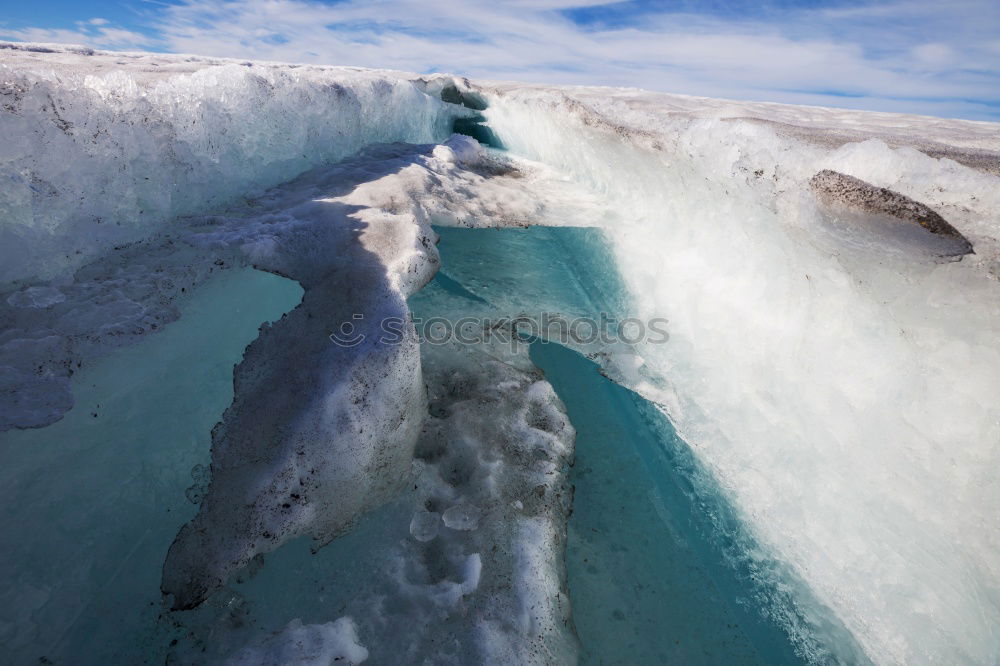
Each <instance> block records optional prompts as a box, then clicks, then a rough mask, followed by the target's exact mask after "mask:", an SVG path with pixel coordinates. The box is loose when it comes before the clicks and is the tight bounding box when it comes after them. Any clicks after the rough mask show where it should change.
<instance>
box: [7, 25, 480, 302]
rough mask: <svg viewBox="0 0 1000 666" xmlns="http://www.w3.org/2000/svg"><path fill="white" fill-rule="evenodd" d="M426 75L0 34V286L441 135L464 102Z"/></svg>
mask: <svg viewBox="0 0 1000 666" xmlns="http://www.w3.org/2000/svg"><path fill="white" fill-rule="evenodd" d="M39 51H41V52H39ZM427 85H428V84H427V82H426V81H425V80H423V79H419V78H417V77H415V76H413V75H406V74H403V73H399V72H388V71H377V70H359V69H353V68H338V67H315V66H305V65H303V66H297V65H277V64H269V63H260V62H254V63H251V62H239V61H225V60H213V59H207V58H197V57H186V56H165V55H164V56H161V55H154V54H140V53H133V54H129V53H109V52H93V51H90V50H80V49H72V48H68V47H61V46H56V45H47V46H43V45H22V44H13V43H0V136H2V137H3V141H2V142H0V181H2V182H3V187H2V188H0V218H2V220H3V221H2V224H0V285H3V284H5V283H10V282H12V281H26V280H31V279H33V278H43V279H47V278H52V277H54V276H56V275H58V274H59V273H60V272H61V271H63V270H65V269H67V268H73V267H77V266H79V265H81V264H82V263H83V262H84V261H85V260H87V259H91V258H93V257H94V256H96V255H97V254H98V253H99V252H100V251H102V250H106V249H108V248H110V247H112V246H114V245H120V244H122V243H126V242H130V241H135V240H137V239H140V238H143V237H146V236H148V235H150V234H152V233H155V232H157V231H163V230H164V228H165V227H166V226H167V224H168V223H169V221H170V220H171V219H172V218H173V217H175V216H177V215H186V214H191V213H197V212H202V211H205V210H207V209H212V208H217V207H219V206H221V205H224V204H231V203H232V202H234V201H236V200H237V199H239V198H240V197H246V196H250V195H252V194H253V193H255V192H257V191H260V190H262V189H263V188H266V187H270V186H273V185H277V184H278V183H281V182H284V181H287V180H290V179H291V178H293V177H294V176H296V175H298V174H300V173H302V172H303V171H306V170H307V169H310V168H312V167H315V166H318V165H321V164H325V163H330V162H333V161H336V160H339V159H343V158H344V157H347V156H348V155H351V154H352V153H354V152H356V151H357V150H359V149H360V148H362V147H364V146H367V145H370V144H373V143H384V142H390V141H407V142H412V143H425V142H430V141H435V140H443V139H444V138H447V136H448V135H449V134H450V133H451V126H452V123H453V121H454V118H455V117H457V116H464V115H469V114H470V113H471V112H470V111H469V110H468V109H464V108H462V107H459V106H457V105H454V104H446V103H444V102H442V101H441V100H440V99H439V98H438V97H436V96H435V95H432V94H427V93H425V92H423V89H424V88H425V87H426V86H427ZM433 87H434V86H432V88H433ZM437 87H440V85H438V86H437ZM434 92H438V91H436V90H435V91H434ZM438 94H439V92H438Z"/></svg>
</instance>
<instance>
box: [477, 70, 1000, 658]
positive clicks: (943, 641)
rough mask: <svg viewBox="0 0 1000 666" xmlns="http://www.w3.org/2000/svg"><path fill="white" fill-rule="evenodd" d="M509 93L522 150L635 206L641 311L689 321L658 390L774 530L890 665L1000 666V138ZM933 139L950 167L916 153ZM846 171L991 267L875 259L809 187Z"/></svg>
mask: <svg viewBox="0 0 1000 666" xmlns="http://www.w3.org/2000/svg"><path fill="white" fill-rule="evenodd" d="M493 90H494V93H493V94H492V95H490V96H489V101H490V106H489V108H488V109H487V111H486V112H485V114H486V116H487V118H488V120H489V123H490V125H491V126H492V127H493V129H494V131H496V132H497V133H498V135H499V136H500V138H501V140H502V141H504V143H505V144H506V145H507V146H508V147H509V148H510V150H511V151H512V152H514V153H518V154H524V155H526V156H528V157H530V158H531V159H534V160H538V161H541V162H544V163H546V164H548V165H549V166H552V167H555V168H557V169H559V170H562V171H563V172H564V173H569V174H573V175H574V177H575V179H576V180H577V181H578V182H579V183H584V184H586V185H587V186H588V187H589V188H591V189H592V191H594V192H597V193H599V194H600V195H601V196H602V197H604V198H605V200H606V201H607V202H609V203H610V204H611V206H612V207H613V208H614V209H615V210H617V211H618V213H619V217H618V219H616V220H615V221H614V222H613V223H611V224H607V225H605V226H604V228H605V230H606V231H607V233H608V235H609V236H610V238H611V242H612V245H613V248H614V251H615V254H616V256H617V263H618V266H619V269H620V270H621V272H622V275H623V277H624V279H625V280H626V283H627V285H628V287H629V291H630V293H631V294H632V295H633V296H634V298H635V300H636V307H637V309H638V312H637V314H639V315H640V316H644V317H650V316H662V317H665V318H667V319H669V321H670V336H671V339H670V343H669V344H667V345H661V346H658V347H652V346H650V347H648V348H645V349H641V350H639V352H640V356H641V357H642V359H643V360H644V365H643V368H644V376H645V377H646V378H650V379H649V380H648V381H647V382H646V384H645V385H638V384H636V388H638V389H639V390H641V391H642V392H643V393H644V394H645V395H647V396H649V397H651V398H652V399H654V400H656V401H657V402H659V403H660V404H662V405H664V406H665V407H666V408H667V410H668V411H669V413H670V416H671V419H672V420H673V421H674V422H675V423H676V424H677V426H678V430H679V431H680V433H681V435H682V436H683V437H684V438H685V440H686V441H688V442H690V444H691V446H692V447H693V448H694V450H695V451H696V452H697V454H698V456H699V458H700V459H701V460H703V461H704V462H705V464H706V465H707V466H708V467H709V468H710V469H711V470H712V472H713V473H714V474H715V475H716V476H717V478H718V479H719V481H720V483H721V484H722V485H723V487H724V488H725V489H726V491H727V493H729V494H730V496H731V497H732V499H733V502H734V504H735V505H736V506H737V507H738V508H739V509H740V511H741V512H742V515H743V516H744V518H745V520H746V521H747V523H748V524H749V525H750V526H751V527H752V529H753V531H754V533H755V534H756V536H757V537H758V538H759V539H760V540H761V541H762V542H763V543H764V544H765V545H766V547H767V548H769V549H771V550H772V551H773V552H774V553H776V554H777V556H778V557H780V558H781V559H783V560H784V561H786V562H787V563H788V564H789V565H790V566H791V567H792V568H793V570H794V571H795V572H796V573H797V574H798V575H799V576H801V577H802V579H803V580H805V581H806V582H807V584H808V585H809V586H810V588H811V589H812V590H813V591H814V593H816V595H817V597H818V598H819V600H820V601H821V602H823V603H824V604H827V605H829V606H830V607H831V608H832V609H833V610H834V611H835V613H836V614H837V616H838V617H839V618H840V619H841V620H842V621H843V622H844V623H845V625H846V626H847V627H848V629H849V630H850V631H851V632H852V633H853V634H854V635H855V636H856V637H857V639H858V641H859V642H860V644H861V645H862V646H863V648H864V649H865V651H866V653H867V655H868V657H869V658H871V659H872V660H873V661H876V662H878V663H931V662H940V661H948V662H950V663H989V662H990V661H992V660H994V659H995V657H996V655H997V654H1000V643H998V639H997V635H996V633H995V630H994V628H995V627H996V626H997V623H998V622H1000V578H998V577H997V571H1000V560H998V555H997V553H1000V550H998V548H997V546H998V545H1000V544H998V541H997V539H998V535H1000V529H998V526H1000V525H998V523H997V516H998V515H1000V514H998V512H997V508H998V506H1000V494H998V492H997V488H996V485H995V484H993V483H992V482H991V481H990V474H991V472H990V471H989V470H991V469H992V468H994V467H995V466H996V464H997V462H1000V461H998V460H997V448H996V446H995V443H996V442H997V441H998V437H1000V430H998V423H1000V420H998V415H1000V414H998V411H997V410H998V407H997V405H996V401H995V400H993V398H992V396H994V395H996V394H997V392H998V390H1000V349H998V346H997V340H998V339H1000V338H998V336H997V333H998V332H1000V309H998V303H1000V301H997V299H996V296H995V295H996V289H997V277H998V268H1000V264H998V263H997V258H998V253H997V249H998V248H997V245H996V242H995V236H994V234H995V232H994V231H992V230H993V229H995V228H996V220H997V217H996V216H997V211H998V210H1000V187H998V185H1000V182H998V181H1000V179H998V175H997V173H996V171H995V169H994V168H991V167H990V166H989V165H990V164H992V162H991V161H990V159H991V155H992V156H994V157H995V156H996V155H997V153H998V148H1000V145H998V143H1000V142H998V139H997V136H998V134H997V132H996V125H995V124H990V123H973V122H966V121H945V120H937V119H923V118H917V117H909V116H901V115H893V114H859V113H854V112H839V111H834V110H823V109H809V108H806V109H796V108H793V107H778V106H775V105H746V104H744V105H740V104H737V103H732V104H729V103H726V102H723V101H713V100H700V99H696V98H683V97H676V96H663V95H654V94H648V95H647V94H645V93H639V92H634V91H603V90H600V91H599V90H586V89H564V90H559V91H552V90H546V89H542V88H540V87H516V86H506V87H504V86H496V87H495V88H493ZM746 116H750V117H751V118H750V120H744V119H743V118H745V117H746ZM756 119H763V120H764V121H774V122H761V121H757V120H756ZM775 123H780V125H778V126H776V125H775ZM786 126H791V127H793V128H794V130H786V129H785V127H786ZM845 133H847V134H848V136H847V137H845V136H844V134H845ZM931 144H936V145H937V146H938V147H940V146H941V145H942V144H947V145H950V146H951V147H950V149H949V150H950V152H949V157H939V158H934V157H930V156H928V155H927V154H923V153H921V152H919V151H918V150H917V149H915V148H913V147H911V146H916V147H918V148H922V149H923V148H927V146H929V145H930V148H927V149H928V150H930V149H931V148H933V147H934V146H933V145H931ZM894 146H896V147H894ZM952 158H955V159H952ZM956 160H962V161H963V162H966V163H968V164H971V165H972V166H966V165H965V164H962V163H959V162H958V161H956ZM984 165H985V166H984ZM973 167H975V168H973ZM823 169H831V170H834V171H838V172H840V173H844V174H847V175H850V176H854V177H856V178H860V179H862V180H865V181H867V182H869V183H872V184H873V185H876V186H880V187H887V188H890V189H892V190H894V191H895V192H898V193H900V194H903V195H905V196H907V197H910V198H912V199H914V200H916V201H920V202H922V203H923V204H925V205H927V206H930V207H931V208H933V209H936V210H937V211H939V212H940V213H941V214H942V215H943V216H945V217H946V218H947V219H948V220H949V222H950V223H951V224H952V225H953V226H955V227H956V228H957V229H958V231H959V232H960V233H962V234H963V235H964V236H965V237H966V238H967V239H968V240H969V241H970V242H971V243H972V244H973V245H974V246H975V250H976V254H975V255H969V256H967V257H965V258H963V259H962V261H960V262H945V263H940V262H937V261H934V260H927V259H926V258H925V257H922V256H914V255H912V254H905V253H904V254H900V253H894V252H890V251H887V248H886V247H885V246H884V245H881V246H879V245H874V246H871V245H872V244H871V243H869V244H868V245H870V246H871V247H867V248H864V249H863V251H859V250H858V248H857V246H856V245H854V244H850V243H846V242H844V241H843V240H842V238H841V237H839V236H838V235H837V234H835V233H832V232H831V231H830V229H829V227H828V225H826V224H824V222H823V218H822V214H821V211H820V210H819V208H818V204H817V202H816V201H815V199H813V197H812V195H811V194H810V193H809V189H808V185H807V183H808V180H809V178H811V177H812V176H813V175H814V174H815V173H817V172H818V171H821V170H823Z"/></svg>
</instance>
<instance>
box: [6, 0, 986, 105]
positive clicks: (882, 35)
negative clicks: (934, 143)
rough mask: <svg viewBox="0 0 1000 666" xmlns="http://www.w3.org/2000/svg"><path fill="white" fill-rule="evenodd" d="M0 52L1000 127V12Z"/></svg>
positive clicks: (603, 18)
mask: <svg viewBox="0 0 1000 666" xmlns="http://www.w3.org/2000/svg"><path fill="white" fill-rule="evenodd" d="M3 3H4V5H5V6H3V7H2V8H0V39H13V40H20V41H49V42H64V43H77V44H80V43H82V44H87V45H89V46H95V47H99V48H107V49H128V50H135V49H142V50H154V51H166V52H175V53H197V54H202V55H212V56H228V57H235V58H257V59H265V60H282V61H291V62H313V63H318V64H336V65H361V66H368V67H387V68H393V69H402V70H407V71H416V72H432V71H448V72H453V73H456V74H464V75H467V76H470V77H475V78H490V79H508V80H511V79H513V80H523V81H533V82H547V83H565V84H579V85H612V86H632V87H641V88H647V89H651V90H660V91H665V92H675V93H684V94H691V95H706V96H711V97H726V98H731V99H747V100H758V101H775V102H788V103H795V104H819V105H826V106H841V107H849V108H860V109H873V110H880V111H899V112H905V113H924V114H929V115H939V116H949V117H961V118H971V119H977V120H993V121H1000V0H951V1H950V2H943V1H940V0H936V1H933V2H931V1H928V0H908V1H900V0H879V1H876V2H860V1H856V0H850V1H847V0H827V1H819V2H808V1H805V0H770V1H767V0H765V1H758V2H751V1H749V0H732V1H723V0H704V1H700V2H699V1H695V0H675V1H672V2H671V1H663V2H651V1H644V0H626V1H624V2H606V1H603V0H492V1H489V0H419V1H418V0H367V1H360V0H336V1H334V0H330V1H325V2H324V1H321V0H75V1H74V0H39V1H38V2H23V1H18V2H12V1H11V0H3Z"/></svg>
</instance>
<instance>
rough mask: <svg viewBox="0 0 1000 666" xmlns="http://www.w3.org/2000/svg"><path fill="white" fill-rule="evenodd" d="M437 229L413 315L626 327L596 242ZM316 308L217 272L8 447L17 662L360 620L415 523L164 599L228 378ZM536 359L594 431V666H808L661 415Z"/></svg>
mask: <svg viewBox="0 0 1000 666" xmlns="http://www.w3.org/2000/svg"><path fill="white" fill-rule="evenodd" d="M437 231H438V233H439V235H440V238H441V239H440V243H439V249H440V252H441V257H442V269H441V271H440V272H439V274H438V275H437V277H436V278H435V279H434V280H433V281H432V282H431V284H429V285H428V286H427V287H426V288H425V289H424V290H423V291H421V292H419V293H418V294H416V295H415V296H413V297H412V298H411V299H410V305H411V308H412V310H413V314H414V316H415V317H418V318H424V319H426V318H429V317H445V318H448V319H454V318H456V317H461V316H465V315H469V314H480V315H482V314H490V315H494V316H495V315H507V316H516V315H520V314H524V313H538V312H541V311H548V312H561V313H564V314H569V315H574V316H581V315H589V316H595V315H597V314H598V313H600V312H605V313H610V314H612V315H615V316H622V315H623V314H624V313H626V312H627V310H628V298H627V295H626V293H625V291H624V288H623V287H622V285H621V283H620V282H619V280H618V277H617V272H616V268H615V266H614V263H613V260H612V259H611V257H610V254H609V252H608V251H607V247H606V240H605V238H604V237H603V236H602V234H601V232H600V231H598V230H596V229H584V228H573V227H559V228H555V227H532V228H529V229H478V230H477V229H464V228H438V229H437ZM300 296H301V289H300V288H299V287H298V286H297V285H296V284H295V283H293V282H291V281H289V280H285V279H282V278H277V277H275V276H272V275H268V274H264V273H260V272H257V271H252V270H249V269H245V270H240V271H233V272H228V273H225V274H223V275H220V276H219V277H218V278H216V279H214V280H213V281H210V282H209V283H207V284H206V285H204V286H203V287H201V288H200V289H199V290H197V291H196V292H195V293H194V294H193V295H192V296H191V298H190V300H189V301H188V302H187V303H186V304H183V305H182V316H181V318H180V319H179V320H178V321H177V322H175V323H173V324H172V325H171V326H169V327H167V328H166V329H165V330H164V331H163V332H162V333H159V334H157V335H155V336H151V337H149V338H148V339H147V340H145V341H144V342H142V343H140V344H137V345H135V346H132V347H128V348H124V349H121V350H118V351H116V352H114V353H112V354H110V355H109V356H107V357H105V358H104V359H102V360H100V361H98V362H95V363H94V364H93V365H92V366H91V367H89V368H84V370H83V371H81V372H79V373H77V374H76V376H74V382H75V389H76V391H75V392H76V396H77V404H76V407H74V409H73V410H72V411H71V412H70V413H69V414H68V415H67V417H66V418H65V419H64V420H63V421H61V422H59V423H57V424H54V425H52V426H49V427H47V428H43V429H39V430H29V431H11V432H7V433H5V434H4V435H3V436H2V439H0V444H2V447H0V456H2V465H0V469H2V472H0V474H2V475H3V477H4V478H6V479H7V481H8V482H7V483H6V484H4V485H3V487H4V488H5V490H4V496H3V501H4V503H5V505H6V506H8V507H10V508H9V510H8V511H7V512H6V514H5V515H6V517H5V524H4V531H3V549H2V552H0V557H2V559H3V562H4V570H5V571H8V572H11V574H12V575H11V576H10V577H9V578H8V579H7V580H6V581H5V582H4V583H3V585H2V587H0V600H2V601H3V605H2V606H3V607H2V608H0V613H2V615H0V620H2V622H0V632H2V634H0V638H2V639H3V642H4V653H5V654H6V655H7V658H9V659H10V660H11V661H10V663H81V664H90V663H94V664H97V663H163V661H164V658H165V657H167V656H168V655H170V654H172V653H177V654H178V655H181V656H180V662H181V663H215V662H218V661H221V660H222V659H224V658H225V656H226V655H227V654H232V653H233V650H234V649H236V648H238V647H240V646H241V645H242V644H243V643H245V642H246V641H248V640H250V639H251V638H252V637H253V636H255V635H256V634H257V633H258V632H259V631H261V630H266V629H268V628H273V627H277V626H281V625H282V624H284V623H286V622H288V621H289V619H291V618H298V617H301V618H302V619H303V621H305V622H322V621H327V620H330V619H332V618H335V617H337V616H339V615H340V614H342V613H343V612H344V610H345V609H350V608H351V606H352V604H353V603H354V602H353V601H352V599H354V597H355V596H357V595H358V593H359V587H358V585H359V583H358V581H364V580H366V579H368V578H370V576H371V573H372V571H371V570H372V565H371V561H372V559H373V556H374V554H377V553H380V552H383V551H386V550H387V549H390V548H391V547H392V546H393V544H395V543H396V542H397V541H398V540H399V538H400V535H403V534H407V533H408V527H407V524H408V520H409V513H407V512H403V511H400V510H397V509H398V507H394V506H392V505H389V506H387V507H384V508H383V509H379V510H376V511H374V512H372V513H371V514H369V515H367V516H365V517H363V518H362V519H361V520H360V521H359V523H358V524H357V526H356V527H355V529H354V530H353V531H351V532H349V533H348V534H346V535H344V536H343V537H341V538H339V539H337V540H335V541H334V542H333V543H331V544H329V545H328V546H327V547H325V548H323V549H322V550H320V551H319V552H317V553H311V552H310V548H309V544H308V541H307V540H305V539H300V540H297V541H295V542H292V543H289V544H287V545H286V546H285V547H283V548H281V549H279V550H278V551H276V552H274V553H272V554H271V555H269V556H268V557H267V561H266V565H265V566H263V568H262V569H261V570H260V571H258V572H257V573H256V575H253V576H250V575H249V574H247V575H241V576H238V577H237V579H236V580H233V581H230V586H229V588H228V589H227V590H225V591H223V592H222V593H220V594H219V595H216V596H215V597H214V598H213V599H211V600H210V601H209V602H208V603H207V604H206V606H205V607H204V608H202V609H199V610H197V611H192V612H190V613H188V614H165V613H164V612H163V608H162V605H161V599H160V593H159V589H158V582H159V573H160V567H161V564H162V560H163V555H164V553H165V552H166V548H167V546H168V545H169V543H170V539H171V538H172V537H173V535H174V534H175V532H176V530H177V527H178V525H180V524H182V523H183V522H184V521H185V520H187V519H188V518H189V517H190V515H191V514H192V513H193V511H194V505H193V504H192V502H195V501H197V499H198V498H197V497H190V495H191V494H192V493H194V494H195V495H197V494H198V492H199V483H201V484H203V483H204V481H205V479H204V478H198V477H199V476H202V477H203V476H204V472H205V467H207V465H208V462H209V461H208V450H209V441H208V436H209V433H210V431H211V428H212V425H213V424H214V423H215V422H216V420H217V419H218V416H219V415H220V414H221V413H222V411H223V410H224V408H225V407H226V405H227V404H228V402H229V401H230V399H231V397H232V374H231V369H232V366H233V364H234V363H235V362H237V361H238V360H239V357H240V354H241V352H242V350H243V348H244V346H245V345H246V344H248V343H249V342H250V341H251V340H252V339H253V338H254V337H255V336H256V332H257V327H258V326H259V324H260V323H261V322H263V321H267V320H274V319H276V318H278V317H280V315H281V314H282V313H283V312H286V311H287V310H289V309H291V308H292V307H294V305H295V304H296V303H297V302H298V300H299V298H300ZM530 355H531V358H532V360H533V361H534V363H535V364H536V365H537V366H539V367H540V368H541V369H542V370H543V371H544V372H545V374H546V377H547V379H548V380H549V381H550V382H551V383H552V385H553V386H554V388H555V390H556V392H557V393H558V395H559V396H560V398H561V399H562V401H563V402H564V404H565V406H566V408H567V411H568V415H569V418H570V420H571V421H572V423H573V424H574V426H575V428H576V431H577V439H576V462H575V465H574V467H573V468H572V469H571V472H570V478H571V481H572V483H573V485H574V486H575V492H574V498H573V512H572V515H571V518H570V521H569V525H568V542H567V543H568V547H567V552H566V566H567V573H568V588H569V590H568V591H569V596H570V600H571V604H572V620H573V624H574V629H575V633H576V635H577V637H578V639H579V642H580V653H579V654H580V661H581V662H582V663H584V664H626V663H627V664H659V663H684V664H720V663H726V664H730V663H741V664H797V663H803V662H804V661H805V660H804V659H803V656H802V649H801V647H802V635H803V628H802V626H801V624H797V623H796V622H795V618H797V617H799V616H800V615H801V612H800V611H799V610H797V609H796V608H792V607H791V606H793V605H794V600H793V596H794V595H789V594H787V593H786V592H779V590H785V589H787V588H788V587H789V581H787V580H782V579H781V572H780V570H779V569H775V570H767V571H764V570H762V569H761V568H760V564H759V560H758V559H754V558H749V557H747V556H746V552H745V551H746V550H747V548H748V547H749V546H748V544H752V542H750V541H749V540H748V538H747V537H746V536H745V535H744V534H743V533H742V531H741V528H740V523H739V521H738V519H737V516H736V514H735V512H734V511H733V510H732V509H731V507H730V506H729V504H728V503H727V501H726V499H725V497H724V496H723V494H722V493H720V492H718V490H717V489H715V488H714V486H713V485H712V482H711V478H710V476H709V475H708V474H707V473H706V472H705V471H704V470H703V469H701V467H700V466H699V465H698V463H697V461H696V460H695V459H694V457H693V456H692V455H691V453H690V451H689V449H688V447H687V445H686V444H685V443H684V442H683V441H682V440H680V439H679V438H678V437H677V435H676V433H675V432H674V430H673V428H672V426H671V424H670V422H669V420H668V419H667V418H666V417H665V416H664V415H663V413H662V412H661V411H660V410H659V409H657V408H656V406H655V405H652V404H650V403H648V402H647V401H645V400H644V399H642V398H641V397H639V396H638V395H636V394H635V393H633V392H631V391H629V390H628V389H626V388H623V387H621V386H619V385H617V384H615V383H613V382H611V381H610V380H608V379H606V378H605V377H604V376H602V375H601V374H600V372H599V371H598V367H597V365H596V364H595V363H594V362H593V361H591V360H589V359H588V358H587V357H585V356H584V355H582V354H581V353H579V352H578V351H575V350H572V349H569V348H567V347H563V346H560V345H558V344H555V343H551V342H544V341H541V340H535V341H533V342H531V343H530ZM192 472H193V475H192ZM185 491H187V494H188V495H189V497H187V498H186V497H185ZM249 573H250V574H252V573H253V572H249ZM322 581H326V582H322ZM790 619H791V620H790ZM805 624H808V623H805ZM834 629H836V628H834ZM813 633H814V634H815V633H816V632H815V631H813ZM820 633H822V632H820ZM834 635H836V636H838V637H839V636H841V635H842V634H841V633H840V632H839V631H831V633H830V636H822V635H820V636H816V635H813V636H810V640H812V641H813V643H814V645H813V646H812V648H811V649H810V654H811V656H812V657H813V658H815V657H816V651H815V644H820V645H825V646H827V647H828V649H829V652H828V653H827V656H828V657H829V659H828V660H829V661H837V660H838V657H839V656H840V655H841V654H842V652H841V648H843V647H844V646H843V645H839V644H838V640H840V639H839V638H838V639H834V638H832V636H834ZM364 638H365V640H366V643H367V646H368V648H369V650H370V652H371V660H370V661H371V663H383V662H384V661H385V659H389V658H391V654H386V653H385V652H384V651H381V650H380V648H379V644H378V637H377V636H372V635H368V636H365V637H364ZM178 641H179V642H178ZM206 648H207V651H205V650H206ZM852 651H853V650H852V649H848V652H852ZM848 661H850V659H848Z"/></svg>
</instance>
